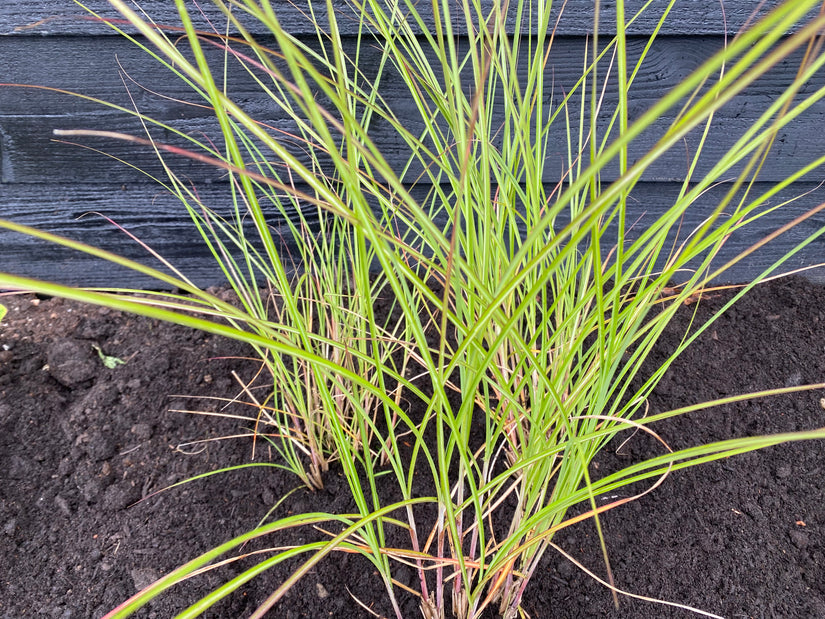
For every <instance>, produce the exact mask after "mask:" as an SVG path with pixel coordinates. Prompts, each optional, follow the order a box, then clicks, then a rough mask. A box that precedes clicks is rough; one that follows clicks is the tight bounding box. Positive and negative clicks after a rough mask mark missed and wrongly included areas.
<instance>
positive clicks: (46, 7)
mask: <svg viewBox="0 0 825 619" xmlns="http://www.w3.org/2000/svg"><path fill="white" fill-rule="evenodd" d="M84 4H85V5H86V6H87V7H88V8H89V9H91V10H93V11H95V12H97V13H98V14H99V15H101V16H102V17H107V18H117V17H119V14H118V13H117V12H116V11H115V10H114V9H113V8H112V7H111V6H110V5H109V3H108V2H106V1H105V0H85V2H84ZM480 4H481V7H482V10H483V11H484V14H485V15H486V14H488V13H489V10H490V7H491V6H492V5H493V0H483V1H482V2H481V3H480ZM516 4H517V3H511V11H510V15H511V17H510V20H509V23H512V24H513V25H512V26H511V27H510V28H509V30H510V31H511V32H512V31H516V30H519V31H520V32H522V33H523V32H524V29H523V28H517V27H516V25H515V7H516ZM601 4H602V11H601V13H600V29H601V31H602V32H603V33H605V34H615V31H616V25H615V24H616V17H615V10H616V8H615V7H616V3H615V2H602V3H601ZM625 4H626V9H625V12H626V19H627V20H628V21H629V20H630V19H631V18H632V17H633V16H634V15H636V13H637V12H638V11H639V10H640V9H641V8H642V7H643V6H644V4H645V1H644V0H628V2H626V3H625ZM777 4H779V0H768V1H763V2H760V1H759V0H722V1H720V0H690V1H689V2H676V3H675V5H674V7H673V9H672V11H671V13H670V15H669V16H668V19H667V20H666V21H665V24H664V26H663V28H662V34H730V35H732V34H735V33H736V32H738V31H739V30H740V29H741V28H742V26H743V25H744V24H746V23H748V21H749V20H751V19H752V18H753V16H754V15H755V14H756V15H764V14H765V13H766V12H767V11H769V10H770V9H771V8H773V7H775V6H776V5H777ZM140 5H141V7H143V9H144V10H145V11H146V13H147V14H149V15H150V16H152V18H153V19H154V20H155V21H156V22H157V23H158V24H163V25H176V24H179V23H180V19H179V18H178V15H177V11H176V10H175V6H174V3H172V2H170V1H169V0H142V2H141V3H140ZM272 5H273V7H274V9H275V11H276V15H277V16H278V18H279V20H280V21H281V23H282V24H283V26H284V27H285V29H286V30H287V31H288V32H290V33H292V34H296V35H300V34H312V33H314V30H313V28H312V26H311V24H310V23H309V21H308V20H307V17H306V15H307V5H306V3H301V2H297V3H292V2H290V1H289V0H273V2H272ZM665 5H666V3H664V2H659V3H656V2H654V3H653V4H652V5H651V7H650V9H648V10H647V11H645V12H644V13H643V14H641V15H640V16H639V17H638V18H637V19H636V20H635V21H634V22H633V23H632V24H631V25H630V26H629V27H628V32H629V33H630V34H650V33H652V32H653V30H654V29H655V27H656V25H657V23H658V21H659V19H660V18H661V15H662V12H663V10H664V6H665ZM199 6H200V7H201V8H202V9H203V11H204V15H205V16H206V17H208V18H209V20H210V21H211V23H212V24H214V25H215V27H217V28H218V29H219V30H222V29H223V28H224V27H225V23H226V21H225V18H224V17H223V15H222V14H221V12H220V10H218V9H217V8H216V7H215V6H214V5H213V4H212V3H211V2H209V1H205V2H201V3H199ZM334 6H335V7H336V10H337V11H338V12H339V14H340V15H341V19H340V28H341V31H342V32H343V33H344V34H354V33H356V32H357V31H358V23H357V17H356V12H355V11H354V9H353V8H352V6H351V4H350V3H347V2H343V1H341V0H335V2H334ZM427 6H428V5H421V4H420V3H419V10H420V11H421V12H422V13H423V12H425V11H426V10H427ZM452 6H453V7H454V10H455V13H456V15H458V14H459V13H458V11H459V7H460V6H461V4H460V3H458V2H453V3H452ZM562 7H564V11H563V14H562V17H561V19H560V20H558V28H557V31H556V33H557V34H559V35H585V34H587V33H589V32H591V31H592V28H593V12H594V2H593V0H568V1H567V2H562V1H557V2H553V3H552V9H551V10H552V13H551V20H550V23H551V24H555V23H556V20H557V19H558V15H559V12H560V11H561V9H562ZM190 9H191V10H192V12H193V15H194V16H195V23H196V26H197V27H199V28H201V29H204V30H210V25H209V22H207V21H206V20H205V19H203V18H201V17H200V15H199V14H198V9H197V8H196V7H195V5H194V3H192V4H190ZM313 9H314V11H315V15H316V17H317V20H318V21H319V22H320V23H322V24H326V23H327V16H326V5H325V3H318V2H316V3H315V6H314V7H313ZM424 18H425V25H426V27H427V29H428V31H432V16H431V15H430V16H429V17H428V16H426V15H424ZM454 21H455V26H456V29H457V31H458V32H466V28H465V26H464V24H463V19H460V18H458V17H456V19H455V20H454ZM249 27H250V28H251V31H252V32H253V33H258V34H260V31H261V29H260V26H257V27H256V25H255V24H252V25H249ZM107 31H109V28H108V27H107V26H105V25H103V24H100V23H96V22H95V21H93V20H91V19H89V18H88V14H87V13H85V12H84V11H83V10H82V9H81V8H80V7H78V6H77V5H75V4H74V3H73V2H71V0H47V1H45V2H37V3H33V2H31V1H30V0H3V7H2V9H0V34H38V35H60V34H73V35H85V34H100V33H106V32H107Z"/></svg>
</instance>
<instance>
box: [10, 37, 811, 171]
mask: <svg viewBox="0 0 825 619" xmlns="http://www.w3.org/2000/svg"><path fill="white" fill-rule="evenodd" d="M109 43H113V42H111V41H108V40H101V39H100V38H84V37H76V38H63V39H58V38H40V39H33V38H25V39H21V38H19V37H15V38H12V39H2V38H0V57H3V58H4V60H6V61H7V62H8V67H9V69H8V72H7V74H6V75H8V76H9V77H8V78H9V79H10V80H11V81H14V82H25V81H36V80H37V79H38V78H39V80H40V84H41V85H43V86H49V87H54V88H64V89H67V90H73V91H81V92H84V93H86V94H88V95H90V96H95V97H98V98H102V99H105V100H109V101H112V102H113V103H116V104H119V105H122V106H124V107H131V106H132V105H136V106H137V107H138V109H140V110H141V111H142V112H143V113H145V114H146V115H148V116H151V117H154V118H157V119H158V120H161V121H164V122H167V123H169V124H171V125H173V126H174V127H175V128H177V129H179V130H180V131H182V132H184V133H186V134H188V135H191V136H195V137H196V138H198V139H202V138H203V136H204V135H206V136H209V137H210V138H211V139H212V140H214V141H215V143H216V144H220V143H221V141H220V133H219V131H218V128H217V123H216V121H215V120H214V119H213V118H212V113H211V111H210V110H208V109H205V108H203V107H195V106H193V105H189V104H193V103H198V99H197V95H196V94H194V93H193V92H191V90H189V88H188V87H187V86H186V85H185V84H183V83H182V82H181V81H180V80H178V79H176V78H170V76H169V74H168V72H167V71H166V70H165V69H163V68H158V67H155V66H154V65H153V63H152V61H149V60H147V59H146V58H145V56H144V54H143V52H141V51H140V50H138V49H136V48H135V47H134V46H132V45H131V44H129V43H128V42H125V41H117V43H116V44H115V45H114V46H113V47H111V48H110V47H109V46H108V44H109ZM350 43H352V41H350ZM98 44H99V45H100V46H102V48H101V49H100V50H98V47H97V46H98ZM643 45H644V41H643V40H642V39H638V38H635V39H631V41H630V49H631V57H637V56H638V55H639V54H640V53H641V50H642V47H643ZM721 45H722V41H721V39H719V38H713V37H710V38H708V37H686V38H674V39H662V40H660V41H658V42H657V43H656V44H655V45H654V47H653V48H652V49H651V52H650V55H649V58H648V60H647V61H646V62H645V64H644V65H643V68H642V70H641V71H640V73H639V74H638V76H637V78H636V81H635V83H634V85H633V87H632V89H631V95H630V98H631V101H632V107H631V116H632V118H631V120H633V119H634V118H638V117H639V116H640V115H641V114H643V113H644V111H645V110H647V109H648V108H649V107H650V106H651V105H652V104H653V103H654V102H655V101H656V100H657V99H658V98H659V97H661V96H662V95H663V94H664V93H666V92H667V91H668V90H670V89H671V88H672V87H674V86H675V85H676V84H677V83H678V82H679V81H680V80H682V79H684V77H685V76H686V75H688V74H689V73H690V72H691V71H693V70H694V69H695V68H696V67H697V66H699V64H701V62H702V61H703V60H705V59H706V58H707V57H708V56H709V55H710V54H711V53H712V52H713V50H714V49H716V48H718V47H719V46H721ZM584 46H585V44H584V41H583V40H581V39H575V38H570V39H559V40H558V41H557V42H556V44H555V45H554V47H553V49H552V52H551V55H550V62H549V64H548V69H547V75H548V79H552V80H553V83H554V92H553V99H552V100H550V99H548V101H547V102H546V103H547V104H553V105H556V106H557V105H558V104H559V103H560V101H561V98H562V93H563V92H569V91H570V90H571V89H572V87H573V86H574V85H575V83H576V79H577V77H578V75H579V70H580V69H579V67H580V65H581V61H582V58H583V55H584V49H585V47H584ZM67 47H68V49H70V50H73V52H72V53H67V49H66V48H67ZM96 50H97V51H96ZM104 50H105V51H104ZM366 53H369V51H368V52H366ZM373 53H374V52H373ZM37 58H43V59H45V58H54V59H55V62H54V65H53V66H51V69H50V71H49V73H48V74H38V73H37V72H34V71H33V69H32V66H33V63H32V59H37ZM78 58H82V59H84V61H83V62H78ZM118 60H119V62H120V66H121V67H123V70H124V71H125V72H126V73H127V74H128V76H129V77H130V78H131V79H132V80H134V82H130V81H128V80H127V84H128V85H129V90H128V91H127V89H126V86H124V83H123V82H122V81H121V78H120V76H119V74H118V68H119V65H118ZM795 60H798V59H793V58H792V59H788V60H787V61H785V62H783V63H780V64H779V65H777V66H776V67H775V68H774V69H773V70H771V71H770V72H769V73H768V74H766V75H765V76H764V77H763V78H761V79H760V80H759V81H758V82H756V83H755V84H754V85H753V86H752V87H751V88H749V89H748V90H747V91H746V92H745V93H743V94H742V95H740V96H738V97H737V98H735V99H734V100H733V101H732V102H731V103H730V104H729V105H727V106H725V107H724V108H722V109H721V110H720V111H719V112H718V113H717V114H716V116H715V118H714V123H713V126H712V128H711V132H710V139H709V140H708V141H707V142H706V144H705V148H704V154H703V156H702V158H701V159H700V161H699V165H698V167H697V170H696V171H697V173H698V174H703V173H706V172H707V171H708V170H709V169H710V168H711V167H712V165H713V164H714V163H715V162H716V161H717V160H718V159H719V158H720V157H721V156H722V155H723V154H724V153H725V152H726V150H727V149H728V148H729V147H730V146H731V145H732V144H733V143H734V142H735V140H736V139H738V138H739V137H740V136H741V135H743V134H744V132H745V131H747V130H748V129H749V128H750V127H751V126H752V125H753V123H754V122H755V121H756V119H757V118H758V116H759V114H761V113H762V111H763V110H765V109H766V108H767V107H768V106H769V105H770V104H771V102H772V101H773V100H774V98H775V97H776V94H777V93H778V92H779V91H780V90H781V88H782V87H783V86H784V85H785V84H787V82H788V79H789V76H792V75H793V74H794V73H795V71H796V66H795V64H794V62H795ZM34 64H35V65H41V64H42V63H37V62H35V63H34ZM365 66H372V64H371V63H369V62H367V63H365ZM522 69H523V67H522ZM235 74H237V75H235ZM233 75H235V77H234V79H233V81H232V82H231V85H230V92H231V94H232V95H233V97H234V98H235V99H236V100H237V101H239V102H241V103H242V105H243V106H244V108H245V109H246V110H247V111H248V112H249V113H250V114H251V115H252V116H253V117H254V118H256V119H258V120H261V121H262V122H266V123H268V124H270V125H272V126H273V127H275V128H277V129H278V130H281V131H284V132H286V133H290V134H294V133H295V132H296V125H295V123H294V122H293V121H291V120H290V119H288V118H285V116H284V114H283V112H280V111H279V110H277V109H276V108H275V106H274V104H273V103H272V101H271V100H269V99H267V98H266V96H265V95H264V94H263V93H262V92H261V90H260V88H259V87H258V86H257V85H256V84H255V83H254V81H253V80H252V79H251V78H249V76H247V75H245V74H242V73H241V72H240V71H236V72H235V73H233ZM136 84H140V85H141V86H137V85H136ZM823 86H825V75H819V76H818V77H817V78H815V79H814V80H811V82H809V83H808V84H807V85H806V87H805V89H804V91H803V94H805V93H809V92H813V91H814V90H815V89H817V88H821V87H823ZM381 89H382V95H383V96H384V97H385V99H386V100H387V101H388V105H389V107H390V108H391V109H392V110H393V112H394V113H395V114H396V115H397V117H398V118H399V119H402V120H404V121H406V122H407V126H408V127H409V128H411V129H414V130H417V129H420V128H421V127H422V126H423V125H422V124H421V120H420V115H419V114H418V112H417V110H415V109H414V107H413V103H412V101H411V97H410V95H409V92H408V90H407V89H406V86H405V85H404V84H403V82H402V81H401V80H400V78H399V77H398V75H397V74H395V73H394V72H389V73H388V74H386V75H385V76H384V78H383V79H382V86H381ZM604 92H605V101H606V104H605V108H606V109H607V110H609V109H610V106H611V104H612V102H615V101H616V98H617V96H618V95H617V92H616V87H615V80H609V81H608V84H607V87H606V88H605V90H604ZM153 93H162V94H163V95H164V96H163V97H161V96H158V95H156V94H153ZM548 97H549V93H548ZM133 101H134V103H133ZM186 102H188V103H189V104H187V103H186ZM319 102H320V104H323V99H320V98H319ZM498 104H499V105H500V104H501V101H499V102H498ZM570 108H571V109H570V113H571V115H572V120H573V122H574V123H576V122H577V119H576V112H577V108H578V104H577V101H575V100H574V101H573V102H572V103H571V105H570ZM674 112H675V110H674ZM603 116H604V118H603V119H602V121H601V122H600V127H601V128H602V129H604V128H605V126H606V122H607V114H606V113H605V114H603ZM672 121H673V117H672V116H664V117H662V118H661V120H660V122H659V123H657V124H656V126H654V127H653V128H652V129H650V130H649V131H647V132H646V133H645V134H643V135H642V136H641V137H640V138H639V139H638V140H637V141H636V142H635V143H634V144H633V146H632V148H631V150H630V161H631V162H633V161H635V160H637V159H638V158H640V157H641V156H643V155H644V153H646V152H647V151H648V150H649V149H650V148H651V147H652V146H653V145H654V144H655V142H656V140H657V139H658V137H659V136H660V135H661V134H662V133H663V132H664V130H665V129H666V127H667V126H668V124H669V123H671V122H672ZM563 122H564V120H563V115H562V116H559V118H558V119H557V121H556V123H555V125H554V126H553V127H552V128H551V129H550V135H551V139H550V141H549V144H550V152H549V153H548V156H547V158H546V162H547V163H546V170H545V171H546V175H547V178H548V179H554V178H558V177H559V176H560V175H561V173H562V170H563V167H564V165H565V162H566V160H567V142H566V130H565V128H564V124H563ZM823 126H825V102H819V103H817V104H816V105H814V106H812V107H811V109H809V110H807V111H806V112H805V114H803V115H802V116H801V117H800V118H798V119H797V120H796V121H794V124H793V125H791V126H789V127H787V128H786V129H783V130H782V131H781V132H780V134H779V136H778V140H777V142H776V145H775V147H774V151H773V154H772V155H771V156H770V158H769V161H768V164H767V165H766V166H765V167H764V168H763V172H762V176H761V179H762V180H766V181H772V180H779V179H782V178H785V177H786V176H788V175H789V174H791V173H792V172H793V171H795V170H797V169H798V168H800V167H801V166H802V165H805V164H807V163H808V162H809V161H811V160H812V159H813V158H815V157H817V156H819V155H821V144H822V142H821V136H822V127H823ZM71 128H82V129H98V130H113V131H121V132H127V133H131V134H137V135H142V134H143V130H142V127H141V125H140V123H139V122H138V121H137V120H136V119H135V118H133V117H130V116H129V115H128V114H125V113H122V112H117V111H113V110H111V109H109V108H106V107H104V106H101V105H100V104H98V103H94V102H91V101H87V100H84V99H79V98H76V97H70V96H68V95H63V94H57V93H55V92H50V91H45V90H31V89H20V88H12V87H0V149H2V159H0V165H2V168H1V169H0V174H1V175H2V179H3V182H8V183H40V182H49V183H65V182H84V183H92V182H101V183H110V182H119V183H131V182H136V181H138V180H139V179H140V178H141V176H142V175H141V173H140V172H139V171H137V170H135V169H130V168H128V167H126V166H124V165H122V164H119V163H117V162H116V161H110V160H107V159H106V158H105V157H103V156H102V155H100V154H99V153H95V152H92V151H90V150H84V149H81V148H77V147H71V146H67V145H66V144H62V143H56V142H54V141H53V136H52V131H53V129H71ZM152 135H153V137H154V138H155V139H157V140H159V141H162V142H170V143H173V144H178V145H183V144H186V142H185V141H183V140H182V139H181V138H178V137H175V136H174V135H172V134H171V133H170V132H168V131H164V130H153V131H152ZM371 136H372V138H373V140H374V142H375V143H376V144H377V145H379V147H380V148H381V150H382V152H383V153H384V154H385V156H386V158H387V160H388V161H390V162H392V163H393V164H394V165H396V171H400V170H401V168H402V162H404V161H406V160H407V157H408V155H409V151H408V148H407V147H406V145H404V144H403V142H401V141H400V139H399V137H398V136H397V135H396V134H395V132H394V131H393V129H392V127H391V126H389V124H388V123H387V122H386V121H383V120H380V119H379V120H377V121H375V122H374V124H373V126H372V128H371ZM700 138H701V134H700V132H699V131H698V130H697V131H694V133H693V134H691V135H689V136H688V137H687V138H686V140H685V143H684V144H683V145H682V144H680V145H679V146H677V147H675V148H673V149H671V150H670V151H669V152H668V153H666V154H664V155H662V156H661V157H659V158H658V159H657V161H656V162H655V163H654V164H653V165H652V166H651V167H650V168H649V170H648V171H647V172H646V174H645V176H644V178H645V180H648V181H675V180H681V179H683V178H684V177H685V174H686V172H687V170H688V166H689V157H690V156H692V154H693V153H694V152H695V149H696V148H697V146H698V144H699V140H700ZM72 141H77V142H79V143H81V144H83V145H86V146H89V147H93V148H97V149H100V150H104V151H106V152H108V153H110V154H112V155H113V156H115V157H119V158H122V159H124V160H126V161H128V162H130V163H131V164H132V165H134V166H136V167H137V168H139V169H142V170H145V171H146V172H148V173H149V174H152V175H155V176H157V175H162V173H163V172H162V167H161V165H160V164H159V162H158V161H157V159H156V157H155V155H154V153H153V152H152V150H151V149H150V148H147V147H140V146H136V145H133V144H127V143H123V142H117V141H113V140H104V139H97V138H94V139H92V138H73V139H72ZM291 151H292V152H293V154H294V155H295V156H297V157H298V158H299V159H301V160H302V161H304V162H305V163H308V160H307V158H306V156H305V153H304V149H302V148H300V145H296V144H292V145H291ZM174 167H175V169H176V170H177V171H179V172H180V173H181V174H183V175H185V176H186V177H187V178H190V179H191V180H192V181H193V182H195V183H197V184H205V183H211V182H215V181H217V180H220V179H221V178H222V177H223V176H224V175H223V173H222V172H221V171H219V170H215V169H211V168H209V167H208V166H205V165H203V164H199V163H196V162H193V161H190V160H184V159H180V158H177V160H176V161H175V162H174ZM420 171H421V167H420V166H418V167H415V166H414V167H413V168H412V169H411V171H410V173H409V176H408V178H415V177H417V175H418V174H419V173H420ZM820 172H821V173H825V170H821V171H820ZM617 173H618V171H617V170H616V169H615V168H612V169H607V170H606V171H605V172H604V176H603V177H604V178H605V179H607V180H611V179H614V178H616V176H617Z"/></svg>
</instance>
